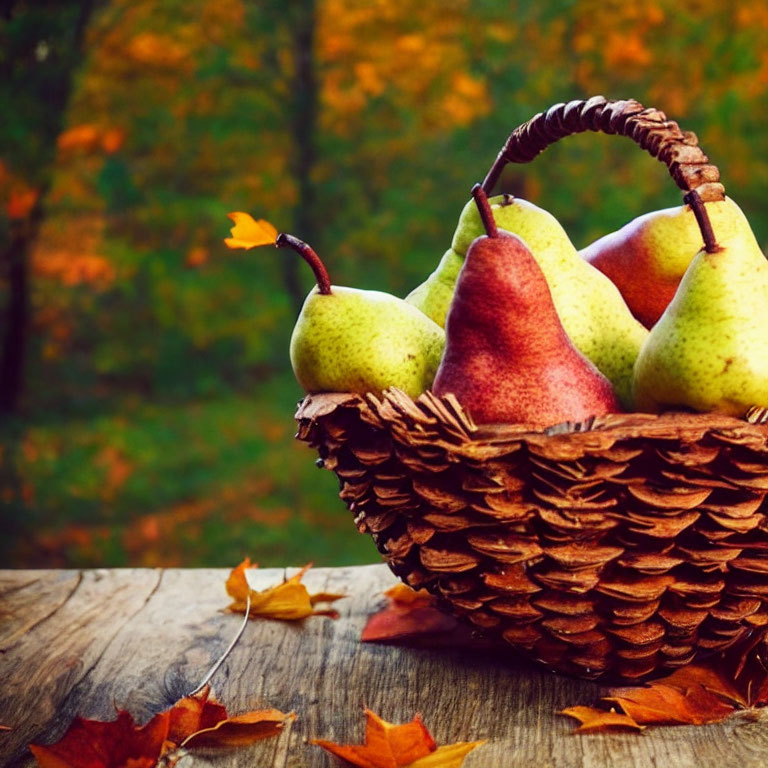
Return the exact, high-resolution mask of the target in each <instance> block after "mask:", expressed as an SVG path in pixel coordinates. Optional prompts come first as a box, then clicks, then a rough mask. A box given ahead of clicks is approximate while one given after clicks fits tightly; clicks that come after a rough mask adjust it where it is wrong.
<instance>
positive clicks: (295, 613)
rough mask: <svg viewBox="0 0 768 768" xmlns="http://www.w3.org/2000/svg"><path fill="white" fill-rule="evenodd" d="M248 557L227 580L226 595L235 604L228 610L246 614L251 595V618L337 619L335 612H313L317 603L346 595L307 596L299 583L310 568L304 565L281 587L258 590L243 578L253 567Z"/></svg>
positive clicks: (303, 587) (318, 594)
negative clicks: (309, 617)
mask: <svg viewBox="0 0 768 768" xmlns="http://www.w3.org/2000/svg"><path fill="white" fill-rule="evenodd" d="M255 567H256V566H255V565H251V561H250V559H249V558H246V559H245V560H243V562H242V563H240V565H238V566H237V567H236V568H234V569H233V570H232V572H231V573H230V574H229V578H228V579H227V583H226V587H227V592H228V593H229V595H230V597H232V599H233V600H234V602H233V603H232V604H231V605H230V606H229V610H230V611H235V612H237V613H245V610H246V606H247V604H248V596H249V595H250V600H251V607H250V610H249V612H248V615H249V616H250V617H251V618H256V617H261V618H264V619H280V620H282V621H298V620H300V619H306V618H307V617H308V616H330V617H331V618H333V619H336V618H338V616H339V614H338V612H337V611H334V610H328V609H326V610H316V609H315V605H316V604H318V603H332V602H334V601H335V600H340V599H341V598H342V597H346V595H337V594H331V593H327V592H319V593H317V594H314V595H310V594H309V592H308V590H307V588H306V587H305V586H304V585H303V584H302V583H301V579H302V578H303V576H304V574H305V573H306V572H307V571H308V570H309V569H310V568H311V567H312V566H311V564H310V565H305V566H304V567H303V568H302V569H301V570H300V571H299V572H298V573H296V574H294V575H293V576H291V578H290V579H286V580H285V581H284V582H283V583H282V584H276V585H275V586H274V587H270V588H269V589H264V590H261V591H257V590H255V589H251V588H250V586H249V584H248V579H247V578H246V575H245V571H246V569H248V568H255Z"/></svg>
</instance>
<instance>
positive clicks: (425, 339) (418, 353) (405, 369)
mask: <svg viewBox="0 0 768 768" xmlns="http://www.w3.org/2000/svg"><path fill="white" fill-rule="evenodd" d="M275 245H277V247H283V246H287V247H289V248H292V249H293V250H294V251H296V252H297V253H299V254H300V255H301V256H302V257H303V258H304V259H305V261H307V263H308V264H309V265H310V266H311V267H312V270H313V272H314V274H315V279H316V280H317V285H316V286H315V287H314V288H313V289H312V290H311V291H310V292H309V294H308V295H307V298H306V299H305V300H304V305H303V307H302V309H301V312H300V314H299V317H298V319H297V321H296V325H295V327H294V329H293V334H292V336H291V347H290V355H291V365H292V366H293V371H294V374H295V375H296V379H297V381H298V382H299V384H300V385H301V387H302V388H303V389H304V391H305V392H309V393H314V392H357V393H359V394H364V393H366V392H377V393H378V392H381V391H382V390H383V389H386V388H387V387H399V388H400V389H402V390H403V391H405V392H407V393H408V394H409V395H410V396H411V397H413V398H416V397H418V396H419V395H420V394H421V393H422V392H424V391H425V390H426V389H428V388H429V387H430V385H431V384H432V381H433V379H434V377H435V372H436V371H437V367H438V365H439V364H440V358H441V356H442V353H443V347H444V345H445V332H444V331H443V329H442V328H441V327H440V326H439V325H437V324H436V323H434V322H433V321H432V320H430V319H429V318H428V317H427V316H426V315H424V314H423V313H422V312H420V311H419V310H418V309H416V307H414V306H412V305H411V304H408V303H407V302H406V301H404V300H403V299H400V298H398V297H396V296H392V295H391V294H388V293H383V292H381V291H366V290H360V289H357V288H347V287H343V286H335V285H331V283H330V279H329V277H328V272H327V270H326V269H325V266H324V265H323V263H322V261H321V260H320V258H319V257H318V255H317V254H316V253H315V252H314V251H313V250H312V249H311V248H310V247H309V246H308V245H307V244H306V243H304V242H302V241H301V240H298V239H297V238H295V237H293V236H292V235H285V234H283V235H279V236H278V237H277V240H276V241H275Z"/></svg>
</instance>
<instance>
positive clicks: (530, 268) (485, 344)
mask: <svg viewBox="0 0 768 768" xmlns="http://www.w3.org/2000/svg"><path fill="white" fill-rule="evenodd" d="M472 194H473V197H474V198H475V202H476V203H477V207H478V211H479V215H480V216H481V217H482V221H483V224H484V225H485V228H486V232H487V234H485V235H481V236H480V237H478V238H476V239H475V240H474V241H473V242H472V244H471V245H470V246H469V250H468V251H467V256H466V259H465V260H464V263H463V265H462V267H461V270H460V272H459V275H458V279H457V281H456V290H455V292H454V296H453V301H452V302H451V306H450V309H449V310H448V317H447V318H446V348H445V355H444V357H443V361H442V363H441V364H440V368H439V369H438V372H437V376H436V378H435V383H434V386H433V391H434V392H435V394H437V395H446V394H448V393H452V394H453V395H455V397H456V399H457V400H458V401H459V402H460V403H461V404H462V406H463V407H465V408H466V409H467V410H468V411H469V413H470V415H471V416H472V418H473V419H474V420H475V421H476V422H478V423H491V422H508V423H515V424H526V425H530V426H532V427H534V428H541V427H547V426H550V425H552V424H556V423H559V422H563V421H583V420H585V419H588V418H589V417H590V416H603V415H605V414H607V413H615V412H617V411H620V410H621V407H620V405H619V403H618V400H617V399H616V395H615V393H614V391H613V387H612V386H611V383H610V382H609V381H608V379H607V378H606V377H605V376H603V375H602V374H601V373H600V372H599V371H598V370H597V368H596V367H595V366H594V365H593V364H592V363H591V362H590V361H589V360H588V359H587V358H586V357H584V355H582V354H581V352H579V351H578V349H576V347H575V346H574V345H573V343H572V342H571V340H570V339H569V338H568V336H567V334H566V333H565V331H564V330H563V325H562V323H561V322H560V318H559V317H558V315H557V311H556V310H555V305H554V303H553V301H552V296H551V293H550V290H549V286H548V285H547V281H546V279H545V278H544V275H543V273H542V270H541V268H540V267H539V264H538V263H537V261H536V259H535V258H534V257H533V255H532V254H531V251H530V249H529V248H528V246H527V245H526V244H525V242H524V241H523V240H522V239H521V238H519V237H518V236H517V235H513V234H511V233H509V232H505V231H504V230H499V229H498V228H497V226H496V223H495V221H494V217H493V213H492V211H491V207H490V205H489V202H488V199H487V198H486V196H485V193H484V192H483V190H482V187H481V186H480V185H479V184H478V185H476V186H475V187H474V189H473V190H472Z"/></svg>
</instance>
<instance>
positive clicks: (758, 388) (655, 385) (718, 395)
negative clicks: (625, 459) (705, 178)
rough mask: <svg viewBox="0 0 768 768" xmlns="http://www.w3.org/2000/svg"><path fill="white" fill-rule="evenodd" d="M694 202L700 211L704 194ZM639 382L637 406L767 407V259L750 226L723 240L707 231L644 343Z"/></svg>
mask: <svg viewBox="0 0 768 768" xmlns="http://www.w3.org/2000/svg"><path fill="white" fill-rule="evenodd" d="M695 199H696V200H698V198H695ZM697 208H698V210H695V212H696V213H697V216H700V215H701V210H703V208H704V204H703V203H701V201H700V200H698V203H697ZM708 208H709V206H707V209H708ZM703 231H705V229H704V228H703ZM634 388H635V397H636V401H637V406H638V408H639V409H640V410H644V411H651V412H657V411H660V410H664V409H668V408H685V409H693V410H695V411H705V412H707V411H716V412H719V413H724V414H729V415H732V416H743V415H744V414H745V413H746V411H747V410H748V409H749V408H750V406H753V405H757V406H762V407H768V261H766V259H765V257H764V256H763V254H762V252H761V250H760V247H759V246H758V244H757V240H755V236H754V235H753V234H752V231H751V230H750V229H748V228H746V229H745V228H743V227H739V228H738V229H737V230H736V231H731V232H730V233H729V234H728V235H727V236H723V237H721V238H719V243H716V242H715V240H714V237H713V236H712V233H711V230H710V231H709V233H708V234H707V232H706V231H705V247H704V248H703V249H701V250H699V252H698V253H697V254H696V255H695V256H694V258H693V260H692V261H691V263H690V265H689V266H688V269H687V270H686V271H685V274H684V275H683V278H682V280H681V281H680V285H679V287H678V289H677V292H676V293H675V296H674V298H673V299H672V301H671V302H670V303H669V305H668V306H667V308H666V309H665V310H664V313H663V314H662V316H661V318H660V319H659V321H658V322H657V323H656V325H655V326H654V327H653V328H652V330H651V332H650V335H649V336H648V339H647V340H646V342H645V344H644V345H643V348H642V349H641V351H640V354H639V356H638V358H637V362H636V363H635V378H634Z"/></svg>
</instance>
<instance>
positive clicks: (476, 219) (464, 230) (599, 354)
mask: <svg viewBox="0 0 768 768" xmlns="http://www.w3.org/2000/svg"><path fill="white" fill-rule="evenodd" d="M489 203H490V206H491V210H492V211H493V217H494V219H495V221H496V225H497V226H498V227H501V228H502V229H504V230H506V231H509V232H512V233H514V234H516V235H518V236H519V237H521V238H522V239H523V240H524V241H525V243H526V245H527V246H528V248H529V249H530V250H531V252H532V253H533V256H534V258H535V259H536V261H537V262H538V263H539V266H540V267H541V270H542V272H543V273H544V277H545V278H546V281H547V283H548V284H549V290H550V291H551V293H552V300H553V301H554V304H555V309H556V310H557V314H558V315H559V316H560V320H561V322H562V324H563V327H564V328H565V331H566V333H567V334H568V336H569V337H570V339H571V341H572V342H573V343H574V344H575V345H576V347H577V349H579V351H580V352H581V353H582V354H584V355H585V356H586V357H588V358H589V359H590V360H591V361H592V362H593V363H594V364H595V365H596V366H597V368H598V369H599V370H600V371H601V373H603V374H604V375H605V376H607V377H608V379H609V380H610V381H611V383H612V384H613V386H614V388H615V390H616V394H617V395H618V397H619V400H620V401H621V402H622V404H623V406H624V407H625V408H631V405H632V403H631V385H632V366H633V365H634V362H635V359H636V357H637V353H638V352H639V350H640V346H641V345H642V343H643V341H645V337H646V336H647V335H648V332H647V330H646V329H645V328H644V327H643V326H642V325H641V324H640V323H639V322H638V321H637V320H636V319H635V318H634V317H633V316H632V313H631V312H630V311H629V309H628V308H627V305H626V304H625V303H624V299H622V297H621V294H620V293H619V291H618V289H617V288H616V286H615V285H613V283H612V282H611V281H610V280H609V279H608V278H607V277H606V276H605V275H603V274H602V273H601V272H599V271H598V270H597V269H595V268H594V267H593V266H592V265H590V264H588V263H587V262H586V261H584V260H583V259H581V258H580V257H579V254H578V252H577V251H576V248H575V247H574V245H573V244H572V243H571V241H570V239H569V238H568V235H567V234H566V232H565V230H564V229H563V228H562V226H561V225H560V223H559V222H558V221H557V219H556V218H555V217H554V216H552V214H550V213H548V212H547V211H545V210H544V209H542V208H539V207H538V206H536V205H534V204H533V203H529V202H527V201H526V200H522V199H520V198H517V197H513V196H512V195H497V196H495V197H492V198H490V200H489ZM483 231H484V230H483V223H482V221H481V219H480V215H479V213H478V211H477V207H476V206H475V204H474V203H473V202H472V201H471V200H470V201H469V202H468V203H467V205H466V206H465V207H464V210H463V211H462V212H461V216H460V218H459V224H458V226H457V228H456V233H455V234H454V236H453V243H452V244H451V248H449V249H448V251H447V252H446V253H445V255H444V256H443V258H442V260H441V262H440V264H439V265H438V267H437V269H436V270H435V271H434V272H433V273H432V274H431V275H430V276H429V277H428V278H427V280H426V281H425V282H424V283H422V284H421V285H420V286H418V287H417V288H416V289H414V290H413V291H412V292H411V293H410V294H409V295H408V296H407V297H406V301H409V302H411V303H412V304H413V305H414V306H417V307H419V309H421V310H422V311H423V312H424V313H425V314H427V315H429V317H431V318H432V319H433V320H434V321H435V322H436V323H438V324H440V325H443V324H444V323H445V316H446V313H447V311H448V306H449V305H450V302H451V298H452V296H453V291H454V288H455V285H456V278H457V276H458V274H459V270H460V269H461V265H462V263H463V261H464V256H465V254H466V253H467V249H468V248H469V246H470V244H471V243H472V241H473V240H474V239H475V238H476V237H478V236H479V235H481V234H482V233H483Z"/></svg>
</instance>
